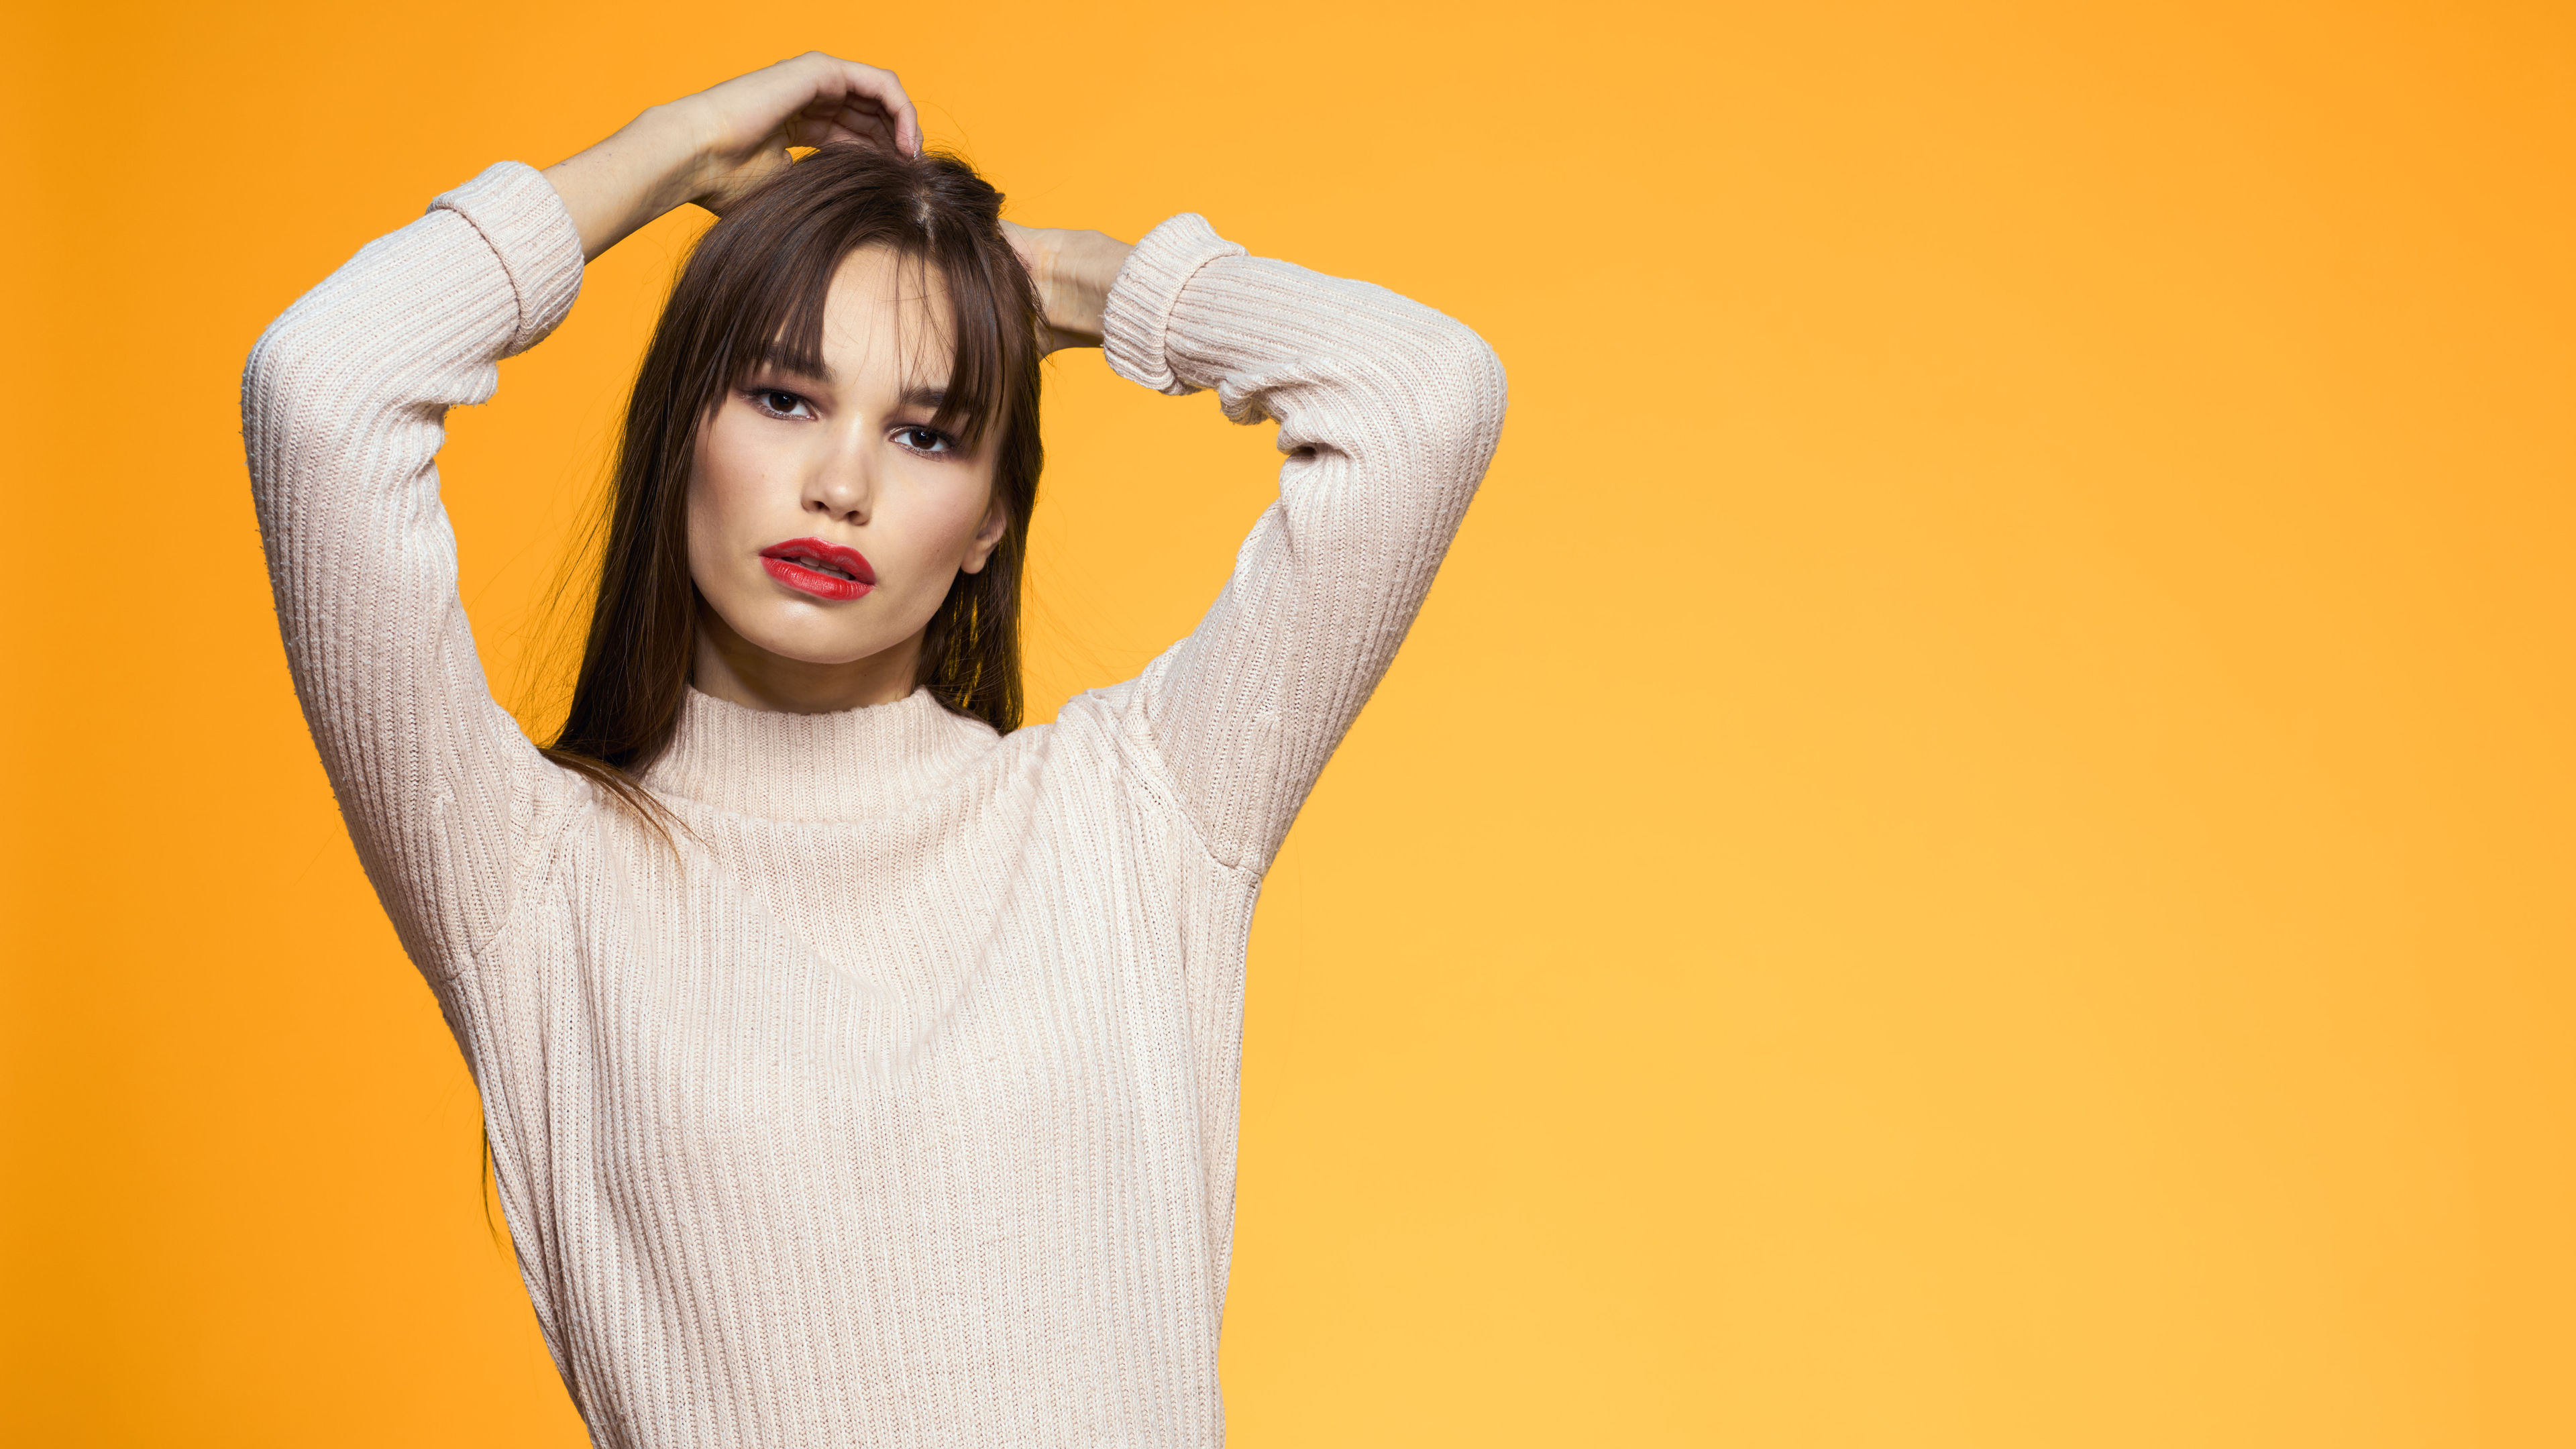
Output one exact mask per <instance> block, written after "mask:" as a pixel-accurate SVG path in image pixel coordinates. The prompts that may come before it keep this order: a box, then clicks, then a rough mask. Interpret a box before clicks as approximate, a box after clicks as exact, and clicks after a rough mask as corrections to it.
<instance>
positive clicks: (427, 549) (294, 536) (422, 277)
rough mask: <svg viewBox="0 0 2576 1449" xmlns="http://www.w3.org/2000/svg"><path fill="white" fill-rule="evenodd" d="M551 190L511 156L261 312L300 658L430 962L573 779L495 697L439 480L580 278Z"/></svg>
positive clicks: (274, 571) (403, 910)
mask: <svg viewBox="0 0 2576 1449" xmlns="http://www.w3.org/2000/svg"><path fill="white" fill-rule="evenodd" d="M581 268H582V256H581V240H580V237H579V235H578V233H577V232H576V231H575V230H574V227H573V224H572V219H571V217H570V216H569V215H568V214H567V213H566V212H565V211H564V208H563V203H562V201H561V200H560V199H559V198H558V197H557V196H556V195H555V192H554V188H553V187H552V186H551V185H549V184H548V183H547V181H546V179H545V178H544V177H543V176H542V175H540V174H538V173H537V172H536V171H535V170H533V169H531V168H529V167H527V166H523V165H520V164H518V163H516V162H504V163H502V164H500V165H497V166H494V167H492V168H491V169H490V170H488V171H485V172H484V173H483V174H482V175H481V176H478V177H476V178H475V179H474V180H473V181H471V182H469V183H468V184H466V185H464V186H462V187H459V188H458V189H456V190H454V191H451V192H449V193H447V194H446V195H444V196H441V197H439V198H438V199H437V201H436V202H434V203H433V204H432V205H431V207H430V210H429V212H428V214H427V215H426V216H423V217H422V218H421V219H420V220H418V221H415V222H413V223H411V224H410V225H409V226H406V227H403V228H402V229H401V230H399V231H396V232H394V233H392V234H391V235H388V236H385V237H381V238H379V239H377V240H376V241H373V242H371V243H369V244H368V245H367V246H366V247H365V248H363V249H362V250H360V251H359V252H358V254H357V255H356V256H355V257H353V258H351V259H350V260H349V261H348V263H347V264H345V265H343V266H342V267H341V268H340V269H339V270H338V271H336V272H334V273H332V274H331V276H330V277H329V278H327V279H325V280H324V281H323V282H322V284H321V285H320V286H317V287H315V288H314V289H313V290H312V291H310V292H308V293H306V294H305V295H304V296H303V297H302V298H301V299H299V300H298V301H297V302H296V303H295V305H294V306H292V307H290V308H288V309H287V310H286V312H285V314H284V315H282V316H280V317H279V318H278V319H277V320H276V321H275V322H273V323H271V324H270V325H269V328H268V330H267V331H266V332H265V333H263V334H262V335H261V337H260V339H259V342H258V344H257V345H256V346H255V347H253V348H252V349H251V354H250V361H249V364H248V366H247V367H246V368H245V370H244V372H243V377H242V437H243V442H244V444H245V447H246V449H247V452H248V456H249V465H250V478H251V492H252V496H253V498H254V500H255V501H256V503H257V505H258V511H259V527H260V539H261V543H262V544H263V546H264V547H265V548H266V550H267V553H268V569H269V581H270V585H271V587H272V589H273V590H274V591H275V594H276V599H277V617H278V626H279V629H280V631H281V632H282V633H283V634H284V635H285V640H286V657H287V665H288V668H289V670H290V671H291V673H292V674H293V675H294V679H295V689H296V694H297V696H298V697H299V698H300V699H301V700H302V702H303V705H304V717H305V720H306V722H307V723H308V724H309V725H310V726H311V728H312V731H313V741H314V744H315V745H316V746H317V747H318V748H319V750H320V752H321V756H322V766H323V769H324V771H325V772H326V773H327V774H328V775H329V777H330V781H331V788H332V790H333V792H334V793H335V794H336V795H337V796H338V798H339V802H340V811H341V814H342V816H343V818H344V819H345V820H346V821H347V823H348V827H349V834H350V837H351V838H352V839H353V840H354V841H355V842H356V844H357V847H358V854H359V857H360V858H361V860H363V861H364V863H365V865H366V869H367V874H368V876H369V878H370V879H371V880H372V881H373V882H374V883H375V887H376V892H377V894H378V895H379V896H380V897H381V898H382V899H383V901H384V904H385V909H386V911H387V913H388V914H390V915H391V916H392V918H393V922H394V926H395V929H396V931H397V932H399V933H400V935H401V936H402V939H403V945H404V947H405V949H406V950H408V951H409V952H410V953H411V956H412V959H413V960H414V961H415V962H416V963H418V964H419V965H420V966H421V968H422V969H423V970H424V971H427V972H430V973H432V974H433V976H435V975H437V974H439V973H441V972H444V971H449V970H452V969H454V967H455V966H456V965H457V964H458V963H459V962H460V961H461V960H462V959H463V958H464V957H465V956H467V955H468V954H470V953H471V951H472V950H473V949H474V948H475V947H476V946H477V945H479V944H480V943H481V942H482V940H483V939H484V938H485V937H487V936H488V935H489V934H490V933H491V932H492V930H493V929H495V928H496V927H497V926H498V925H499V924H500V922H501V920H502V918H503V915H504V913H505V912H506V911H507V909H508V904H509V894H510V887H511V884H512V881H513V878H514V872H515V869H516V867H517V865H518V864H519V863H520V857H521V856H522V855H523V854H524V852H525V848H526V842H527V841H528V839H529V837H530V835H531V833H532V827H533V823H534V822H535V820H536V818H537V816H538V814H539V811H540V809H541V808H542V806H543V805H544V804H545V802H546V801H547V800H549V799H559V798H561V797H563V796H564V795H565V793H566V791H567V789H568V777H567V776H566V775H565V774H564V773H563V772H561V771H559V770H557V769H556V768H555V767H554V766H552V765H551V764H550V763H548V762H547V761H546V760H545V758H544V757H543V756H541V755H539V754H538V753H537V752H536V749H535V747H534V746H533V745H531V744H530V743H529V741H528V740H527V738H526V737H525V736H524V735H522V734H521V733H520V731H519V728H518V726H517V723H516V722H515V721H513V720H512V719H511V717H510V716H509V714H508V713H507V712H506V711H504V710H503V709H502V708H501V707H500V705H499V704H497V703H496V702H495V701H494V700H493V699H492V697H491V693H490V691H489V689H488V688H487V687H486V685H485V683H484V678H483V668H482V664H481V662H480V660H479V659H478V658H477V657H476V654H475V649H474V636H473V634H472V632H471V631H470V630H469V629H468V628H467V626H466V622H465V611H464V606H463V604H462V602H461V601H460V600H459V598H458V597H457V583H456V538H455V535H454V533H453V532H452V531H451V530H450V529H449V527H448V521H447V513H446V510H445V509H444V508H443V507H441V505H440V503H439V496H438V468H437V461H436V460H437V455H438V449H439V445H440V443H441V442H442V441H443V440H444V438H445V436H446V428H445V418H446V415H447V410H448V409H449V408H451V407H455V406H457V405H459V404H463V403H479V402H482V401H485V400H486V399H488V398H490V397H491V396H492V393H493V390H494V388H495V387H496V386H497V384H498V380H499V379H498V370H497V367H496V364H497V363H498V362H499V360H500V359H502V358H504V357H507V356H510V355H511V354H513V353H516V352H520V351H522V350H524V349H526V348H528V347H531V346H534V345H535V344H536V342H537V341H538V339H540V338H542V337H544V336H545V335H546V334H547V333H548V332H549V331H551V330H552V329H553V328H554V326H555V324H556V323H557V322H559V321H561V320H562V319H563V316H564V314H565V312H567V311H568V310H569V309H570V308H571V306H572V301H573V297H574V294H575V293H576V292H578V291H579V289H580V286H581Z"/></svg>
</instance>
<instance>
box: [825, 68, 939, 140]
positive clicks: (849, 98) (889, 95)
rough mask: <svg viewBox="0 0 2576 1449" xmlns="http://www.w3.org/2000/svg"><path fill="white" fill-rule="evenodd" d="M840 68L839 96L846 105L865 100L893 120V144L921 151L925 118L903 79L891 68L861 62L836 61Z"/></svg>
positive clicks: (891, 121) (888, 119)
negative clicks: (881, 68)
mask: <svg viewBox="0 0 2576 1449" xmlns="http://www.w3.org/2000/svg"><path fill="white" fill-rule="evenodd" d="M834 64H836V65H837V66H838V67H839V68H840V70H839V75H838V77H837V79H838V80H839V82H840V85H839V88H838V98H839V99H840V100H841V102H842V104H843V106H844V108H854V107H856V106H858V105H859V104H861V103H862V102H865V103H869V104H873V105H874V106H875V107H876V109H877V110H879V111H880V112H882V113H883V114H884V116H885V119H886V120H887V121H888V122H890V123H891V124H890V126H889V129H890V130H891V132H892V135H891V136H890V137H889V144H891V145H892V146H893V147H894V149H895V150H897V151H900V152H902V153H903V154H904V155H906V156H914V155H918V154H920V152H921V118H920V117H919V116H918V115H916V114H915V113H914V111H913V108H912V97H911V96H909V95H907V94H905V93H904V89H903V82H902V81H900V80H897V79H896V78H895V74H894V72H893V71H890V70H880V69H878V68H877V67H875V66H872V65H861V64H859V63H858V62H857V61H851V60H844V61H836V62H834Z"/></svg>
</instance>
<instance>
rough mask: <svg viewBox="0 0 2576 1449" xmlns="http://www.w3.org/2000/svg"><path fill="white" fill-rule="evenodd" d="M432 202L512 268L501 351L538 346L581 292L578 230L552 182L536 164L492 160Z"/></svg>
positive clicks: (507, 269) (509, 352)
mask: <svg viewBox="0 0 2576 1449" xmlns="http://www.w3.org/2000/svg"><path fill="white" fill-rule="evenodd" d="M429 206H430V210H432V211H437V210H440V209H442V208H443V209H445V210H448V211H452V212H455V213H456V214H457V215H459V216H462V217H464V218H465V220H466V222H467V223H468V224H470V225H471V226H472V227H473V228H474V229H475V230H476V231H478V232H480V233H482V235H483V240H484V242H485V244H486V245H488V246H490V247H491V248H492V254H493V255H494V256H496V257H498V258H500V261H501V270H502V271H504V272H506V273H508V274H509V278H510V287H511V290H512V291H513V292H515V293H516V294H517V295H518V301H519V324H518V327H517V329H516V330H515V331H513V332H512V333H511V335H510V344H509V346H508V348H506V349H505V350H504V351H503V352H502V354H501V355H502V356H504V357H508V356H510V355H512V354H514V353H520V352H525V351H527V350H528V349H529V348H531V347H534V346H536V345H537V343H539V342H540V341H542V340H544V338H545V335H546V334H547V333H549V332H552V331H554V330H555V325H556V324H557V323H559V322H561V321H563V319H564V314H565V313H567V312H570V311H571V310H572V303H573V298H575V297H576V296H579V295H580V293H581V265H582V261H581V233H580V231H579V230H577V229H576V228H575V227H574V226H573V224H572V213H571V212H569V211H566V210H565V209H564V204H563V198H562V197H560V196H558V195H556V194H555V188H554V183H552V182H550V181H548V180H546V178H545V176H544V174H543V173H541V172H539V171H538V170H537V169H536V168H535V167H533V166H530V165H528V164H527V163H525V162H522V161H502V162H497V163H495V164H494V165H492V166H491V167H490V168H488V169H487V170H485V171H484V173H483V174H482V175H480V176H477V177H475V178H474V179H473V180H471V181H468V182H466V183H465V184H464V185H463V186H460V187H457V188H456V189H455V190H453V191H450V192H447V193H445V194H444V195H442V196H440V197H439V198H438V199H437V200H436V201H433V202H431V203H430V204H429Z"/></svg>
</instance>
